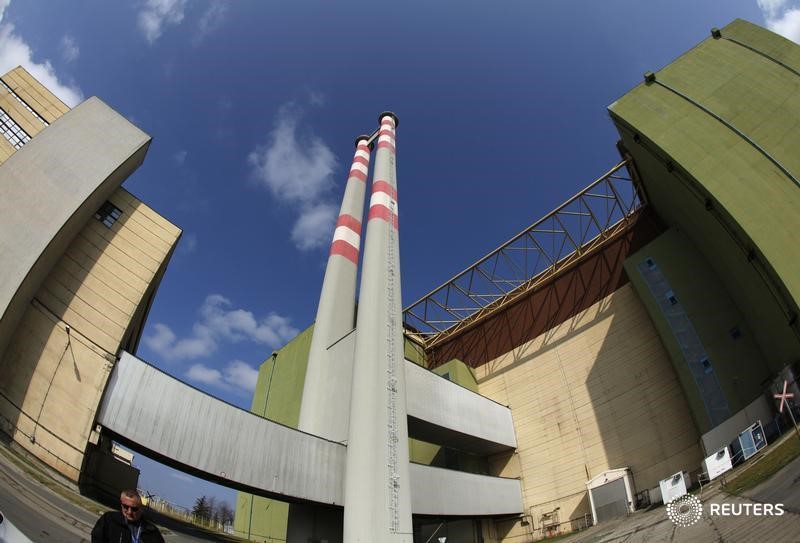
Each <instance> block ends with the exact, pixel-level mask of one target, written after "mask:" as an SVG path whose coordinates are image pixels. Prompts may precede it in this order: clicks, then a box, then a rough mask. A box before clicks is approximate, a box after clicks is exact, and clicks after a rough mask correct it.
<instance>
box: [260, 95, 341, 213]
mask: <svg viewBox="0 0 800 543" xmlns="http://www.w3.org/2000/svg"><path fill="white" fill-rule="evenodd" d="M298 117H299V113H297V110H296V109H295V108H294V107H292V106H288V107H284V108H282V109H281V111H280V113H279V114H278V122H277V123H276V125H275V129H274V130H273V131H272V134H271V135H270V142H269V143H268V144H267V145H261V146H258V147H257V148H256V150H255V151H253V152H251V153H250V155H249V156H248V157H247V160H248V162H249V163H250V165H251V166H252V167H253V169H254V171H255V175H256V179H258V181H259V182H261V183H262V184H263V185H264V186H266V187H267V188H268V189H270V191H272V193H273V195H275V196H276V197H278V198H280V199H281V200H284V201H286V202H290V203H298V202H302V203H309V202H314V201H316V200H319V198H320V193H321V192H323V191H326V190H328V189H329V188H330V187H331V186H332V184H333V182H332V175H333V169H334V167H335V166H336V157H335V156H334V155H333V153H332V152H331V150H330V149H329V148H328V146H327V145H325V144H324V143H323V142H322V141H321V140H320V139H319V138H316V137H313V136H312V137H310V138H308V139H307V141H304V142H302V143H301V142H300V141H298V138H297V122H298Z"/></svg>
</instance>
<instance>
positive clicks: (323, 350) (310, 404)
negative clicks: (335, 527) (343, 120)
mask: <svg viewBox="0 0 800 543" xmlns="http://www.w3.org/2000/svg"><path fill="white" fill-rule="evenodd" d="M368 139H369V136H359V137H358V138H356V151H355V156H354V157H353V164H352V166H351V167H350V174H349V175H348V178H347V185H346V187H345V191H344V198H343V199H342V207H341V210H340V212H339V219H338V220H337V221H336V230H334V233H333V242H332V243H331V250H330V255H329V256H328V265H327V268H326V269H325V278H324V279H323V281H322V292H321V293H320V297H319V306H318V307H317V318H316V321H315V324H314V333H313V335H312V337H311V347H310V351H309V355H308V367H307V369H306V378H305V384H304V387H303V400H302V404H301V406H300V420H299V424H298V428H299V429H300V430H303V431H305V432H309V433H311V434H315V435H318V436H321V437H324V438H326V439H330V440H333V441H344V440H345V439H347V421H348V417H349V409H350V403H349V398H350V386H351V384H352V361H349V360H348V362H346V363H345V362H339V363H334V362H333V361H332V360H331V359H330V358H329V356H328V348H329V347H330V346H331V344H333V343H334V342H336V341H338V340H339V339H341V338H342V337H343V336H345V335H346V334H347V333H349V332H351V331H352V330H353V326H354V324H355V320H354V317H355V299H356V275H357V273H358V254H359V249H360V245H361V221H362V219H363V216H364V194H365V191H366V182H367V173H368V171H369V159H370V147H369V146H368V144H367V141H368ZM346 358H349V357H346Z"/></svg>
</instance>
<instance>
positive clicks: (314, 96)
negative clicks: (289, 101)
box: [308, 89, 326, 107]
mask: <svg viewBox="0 0 800 543" xmlns="http://www.w3.org/2000/svg"><path fill="white" fill-rule="evenodd" d="M325 101H326V98H325V95H324V94H322V93H321V92H319V91H315V90H311V89H309V90H308V103H309V104H311V105H312V106H317V107H322V106H324V105H325Z"/></svg>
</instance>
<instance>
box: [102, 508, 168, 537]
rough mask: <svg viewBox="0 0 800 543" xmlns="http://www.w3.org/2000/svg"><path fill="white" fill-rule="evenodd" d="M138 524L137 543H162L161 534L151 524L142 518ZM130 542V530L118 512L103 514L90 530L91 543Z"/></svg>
mask: <svg viewBox="0 0 800 543" xmlns="http://www.w3.org/2000/svg"><path fill="white" fill-rule="evenodd" d="M139 522H140V523H141V525H142V531H141V533H140V535H139V543H164V538H163V537H161V532H159V531H158V528H156V527H155V525H154V524H153V523H152V522H148V521H147V520H145V519H144V518H141V519H139ZM131 541H133V537H132V534H131V530H130V528H128V524H127V523H126V522H125V517H123V516H122V513H121V512H119V511H109V512H107V513H103V515H102V516H101V517H100V518H99V519H97V523H96V524H95V525H94V529H93V530H92V543H131Z"/></svg>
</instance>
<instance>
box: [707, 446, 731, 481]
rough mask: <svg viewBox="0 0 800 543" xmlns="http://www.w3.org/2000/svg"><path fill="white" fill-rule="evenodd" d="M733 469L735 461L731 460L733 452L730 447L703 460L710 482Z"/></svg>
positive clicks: (723, 448)
mask: <svg viewBox="0 0 800 543" xmlns="http://www.w3.org/2000/svg"><path fill="white" fill-rule="evenodd" d="M731 469H733V460H731V451H730V450H729V449H728V447H722V448H721V449H720V450H718V451H717V452H715V453H714V454H712V455H711V456H709V457H708V458H706V459H705V460H703V471H705V472H706V474H707V475H708V480H709V481H713V480H714V479H716V478H717V477H719V476H720V475H722V474H723V473H725V472H726V471H729V470H731Z"/></svg>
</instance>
